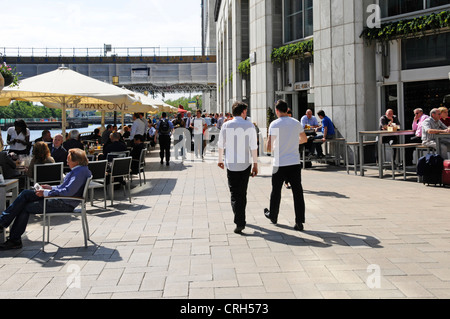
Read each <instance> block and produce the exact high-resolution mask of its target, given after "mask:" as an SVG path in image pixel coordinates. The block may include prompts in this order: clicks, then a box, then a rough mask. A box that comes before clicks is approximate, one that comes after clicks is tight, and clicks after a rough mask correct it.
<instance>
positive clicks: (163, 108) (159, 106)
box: [136, 93, 177, 114]
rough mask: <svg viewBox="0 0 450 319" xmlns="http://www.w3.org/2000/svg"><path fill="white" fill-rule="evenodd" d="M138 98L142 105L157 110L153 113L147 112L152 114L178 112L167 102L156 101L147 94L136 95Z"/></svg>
mask: <svg viewBox="0 0 450 319" xmlns="http://www.w3.org/2000/svg"><path fill="white" fill-rule="evenodd" d="M136 97H137V98H138V99H139V100H140V101H141V103H142V105H152V106H153V107H154V108H155V109H156V110H155V111H153V112H147V113H151V114H155V113H158V112H176V111H177V108H176V107H174V106H172V105H169V104H167V103H165V102H162V101H158V100H155V99H153V98H151V97H149V96H147V95H145V94H142V93H136Z"/></svg>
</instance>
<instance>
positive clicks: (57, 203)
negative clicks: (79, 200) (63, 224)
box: [0, 189, 75, 240]
mask: <svg viewBox="0 0 450 319" xmlns="http://www.w3.org/2000/svg"><path fill="white" fill-rule="evenodd" d="M74 208H75V207H73V206H72V205H68V204H67V203H65V202H64V201H63V200H61V199H53V200H50V201H47V213H52V212H72V211H73V209H74ZM43 212H44V200H43V197H39V196H37V195H36V194H35V192H34V190H31V189H26V190H24V191H22V192H21V193H20V194H19V196H18V197H17V198H16V199H15V200H14V202H13V203H12V204H11V205H9V207H8V208H7V209H6V210H5V211H4V212H3V213H2V214H1V215H0V225H1V226H3V227H5V228H6V227H8V226H9V225H11V223H12V222H13V221H14V223H13V225H12V226H11V231H10V236H9V238H10V239H12V240H20V238H21V237H22V234H23V233H24V232H25V229H26V228H27V224H28V218H29V215H30V214H42V213H43Z"/></svg>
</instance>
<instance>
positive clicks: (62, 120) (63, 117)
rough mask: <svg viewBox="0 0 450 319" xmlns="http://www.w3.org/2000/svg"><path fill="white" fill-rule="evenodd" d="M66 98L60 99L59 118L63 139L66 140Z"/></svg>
mask: <svg viewBox="0 0 450 319" xmlns="http://www.w3.org/2000/svg"><path fill="white" fill-rule="evenodd" d="M66 106H67V105H66V98H65V97H63V100H62V114H61V116H62V118H61V129H62V136H63V140H64V141H65V140H66V121H67V117H66Z"/></svg>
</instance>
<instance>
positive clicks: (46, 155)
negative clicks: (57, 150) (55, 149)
mask: <svg viewBox="0 0 450 319" xmlns="http://www.w3.org/2000/svg"><path fill="white" fill-rule="evenodd" d="M46 163H55V160H54V159H53V157H52V156H51V155H50V149H49V148H48V146H47V143H45V142H37V143H36V144H34V147H33V158H32V159H31V162H30V165H29V166H28V169H27V175H28V177H31V178H33V177H34V165H35V164H46Z"/></svg>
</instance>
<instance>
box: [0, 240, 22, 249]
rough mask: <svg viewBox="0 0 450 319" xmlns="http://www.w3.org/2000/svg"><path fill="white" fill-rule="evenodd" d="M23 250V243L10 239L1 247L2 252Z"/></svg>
mask: <svg viewBox="0 0 450 319" xmlns="http://www.w3.org/2000/svg"><path fill="white" fill-rule="evenodd" d="M20 248H22V241H21V240H20V239H19V240H12V239H8V240H7V241H5V242H4V243H3V244H1V245H0V250H10V249H20Z"/></svg>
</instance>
